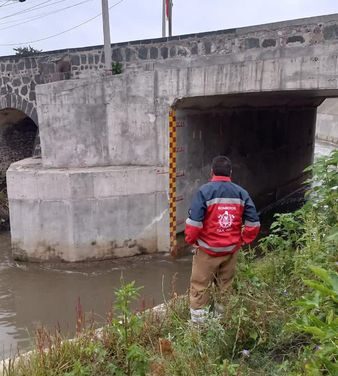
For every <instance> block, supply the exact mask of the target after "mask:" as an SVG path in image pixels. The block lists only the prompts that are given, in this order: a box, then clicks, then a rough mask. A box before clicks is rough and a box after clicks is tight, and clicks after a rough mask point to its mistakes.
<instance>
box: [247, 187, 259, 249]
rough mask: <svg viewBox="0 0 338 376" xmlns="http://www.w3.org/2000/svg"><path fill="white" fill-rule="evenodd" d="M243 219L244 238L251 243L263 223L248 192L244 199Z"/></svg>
mask: <svg viewBox="0 0 338 376" xmlns="http://www.w3.org/2000/svg"><path fill="white" fill-rule="evenodd" d="M243 220H244V228H243V231H242V240H243V242H244V243H245V244H249V243H251V242H252V241H254V240H255V239H256V237H257V235H258V233H259V229H260V227H261V224H260V221H259V217H258V214H257V211H256V208H255V205H254V203H253V201H252V200H251V198H250V196H249V194H248V193H246V196H245V200H244V213H243Z"/></svg>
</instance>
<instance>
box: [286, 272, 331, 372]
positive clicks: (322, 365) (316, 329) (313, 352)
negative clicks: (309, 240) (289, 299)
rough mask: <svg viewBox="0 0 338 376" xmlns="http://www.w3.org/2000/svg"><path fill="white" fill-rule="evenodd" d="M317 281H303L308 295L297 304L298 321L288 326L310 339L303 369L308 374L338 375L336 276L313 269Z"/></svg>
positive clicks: (304, 355)
mask: <svg viewBox="0 0 338 376" xmlns="http://www.w3.org/2000/svg"><path fill="white" fill-rule="evenodd" d="M310 269H311V271H312V272H313V273H314V274H315V276H317V280H304V283H305V284H306V285H307V286H309V287H310V288H311V290H312V291H311V293H309V294H308V295H307V296H306V297H303V298H302V299H301V300H299V301H298V302H297V306H298V307H299V311H298V312H299V318H298V319H297V320H295V321H294V322H293V323H292V324H290V325H289V327H290V328H292V329H293V330H294V331H298V332H302V333H305V334H308V335H310V336H311V344H310V345H308V346H307V347H306V348H305V349H304V354H303V366H304V369H305V370H306V372H307V374H309V375H322V374H323V372H324V373H326V374H329V375H337V374H338V364H337V361H338V273H337V272H333V271H332V272H329V271H327V270H325V269H322V268H320V267H315V266H312V267H310Z"/></svg>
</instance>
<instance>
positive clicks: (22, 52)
mask: <svg viewBox="0 0 338 376" xmlns="http://www.w3.org/2000/svg"><path fill="white" fill-rule="evenodd" d="M13 50H14V51H15V55H17V56H22V57H28V56H32V55H37V54H39V53H41V52H42V50H37V49H36V48H33V47H31V46H27V47H18V48H13Z"/></svg>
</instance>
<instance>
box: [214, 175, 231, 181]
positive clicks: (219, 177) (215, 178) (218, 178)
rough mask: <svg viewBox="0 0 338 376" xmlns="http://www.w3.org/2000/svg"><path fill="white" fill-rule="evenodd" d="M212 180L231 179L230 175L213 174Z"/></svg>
mask: <svg viewBox="0 0 338 376" xmlns="http://www.w3.org/2000/svg"><path fill="white" fill-rule="evenodd" d="M211 181H231V178H230V176H217V175H213V176H212V178H211Z"/></svg>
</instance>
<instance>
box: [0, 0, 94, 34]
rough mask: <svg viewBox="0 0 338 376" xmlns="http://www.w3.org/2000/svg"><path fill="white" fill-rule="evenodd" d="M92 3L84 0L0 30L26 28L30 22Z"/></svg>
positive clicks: (19, 21)
mask: <svg viewBox="0 0 338 376" xmlns="http://www.w3.org/2000/svg"><path fill="white" fill-rule="evenodd" d="M90 1H93V0H84V1H81V2H79V3H76V4H73V5H70V6H68V7H64V8H60V9H56V10H55V11H53V12H49V13H42V14H39V15H36V16H34V17H32V18H28V19H22V20H15V22H18V23H16V24H13V25H9V26H5V27H2V28H0V30H7V29H11V28H12V27H16V26H24V25H26V24H27V23H29V22H32V21H36V20H39V19H41V18H44V17H48V16H50V15H54V14H56V13H59V12H62V11H64V10H67V9H70V8H74V7H77V6H79V5H82V4H85V3H88V2H90ZM1 25H3V24H2V23H0V26H1Z"/></svg>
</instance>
